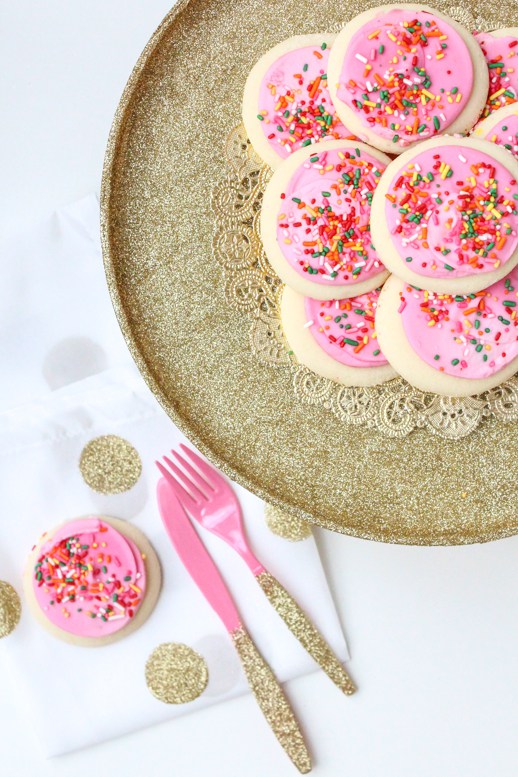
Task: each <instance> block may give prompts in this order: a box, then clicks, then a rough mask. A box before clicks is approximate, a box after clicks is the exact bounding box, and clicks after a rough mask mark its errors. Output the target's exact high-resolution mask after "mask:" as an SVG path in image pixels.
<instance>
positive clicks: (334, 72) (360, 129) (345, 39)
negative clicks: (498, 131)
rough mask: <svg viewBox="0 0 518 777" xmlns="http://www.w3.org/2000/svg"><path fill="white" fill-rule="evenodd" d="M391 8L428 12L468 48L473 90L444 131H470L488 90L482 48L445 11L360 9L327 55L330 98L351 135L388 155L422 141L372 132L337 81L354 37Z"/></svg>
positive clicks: (415, 5) (398, 5)
mask: <svg viewBox="0 0 518 777" xmlns="http://www.w3.org/2000/svg"><path fill="white" fill-rule="evenodd" d="M394 9H395V10H398V9H399V10H408V11H428V12H429V13H431V14H433V15H434V16H436V17H437V18H438V19H442V20H443V21H444V22H446V24H448V25H449V26H450V27H452V28H453V29H454V30H455V31H456V32H457V33H458V34H459V35H460V36H461V37H462V39H463V40H464V42H465V44H466V46H467V48H468V51H469V54H470V57H471V62H472V65H473V75H474V84H473V90H472V92H471V95H470V97H469V100H468V101H467V103H466V106H465V108H464V110H463V111H462V112H461V113H460V114H459V116H457V118H456V119H455V121H453V122H452V123H451V124H450V125H448V126H447V127H445V128H444V132H447V133H448V134H450V135H455V134H457V133H458V134H464V133H466V132H469V131H470V130H471V128H472V127H473V126H474V125H475V124H476V122H477V120H478V118H479V116H480V114H481V113H482V111H483V110H484V106H485V104H486V100H487V94H488V91H489V75H488V71H487V65H486V60H485V57H484V55H483V53H482V49H481V48H480V46H479V44H478V43H477V41H476V40H475V38H474V36H473V35H471V33H470V32H468V30H466V29H464V27H463V26H462V25H460V24H459V23H458V22H456V21H455V20H454V19H451V18H450V17H449V16H447V15H446V14H443V13H441V12H440V11H437V10H436V9H435V8H430V6H428V5H424V4H420V3H395V4H388V5H381V6H378V7H377V8H370V9H368V10H367V11H363V13H361V14H358V16H355V17H354V19H351V21H350V22H349V23H348V24H347V25H346V26H345V27H344V28H343V30H342V31H341V32H340V33H339V34H338V35H337V37H336V41H335V43H334V45H333V48H332V49H331V52H330V54H329V65H328V68H327V73H328V83H329V91H330V93H331V99H332V100H333V103H334V105H335V108H336V112H337V114H338V116H339V117H340V119H341V120H342V122H343V123H344V124H345V126H346V127H347V128H348V129H350V130H351V132H354V134H355V135H357V136H358V137H359V138H360V140H363V141H365V143H369V144H370V145H372V146H374V147H375V148H378V149H380V151H384V152H385V153H387V154H401V153H403V152H404V151H406V150H407V149H409V148H414V147H415V146H417V145H421V141H414V142H412V143H405V144H403V145H402V144H401V143H393V141H392V140H391V139H386V138H383V137H381V136H380V135H378V134H377V133H376V132H373V131H372V130H371V129H369V127H368V126H367V125H366V124H364V122H363V121H362V120H361V118H360V117H359V115H358V113H357V112H356V111H354V110H353V109H352V108H350V107H349V105H347V104H346V103H344V102H343V101H342V100H340V98H339V97H338V85H339V83H340V76H341V71H342V64H343V61H344V57H345V54H346V51H347V49H348V47H349V45H350V42H351V40H352V38H353V36H354V35H355V34H356V33H357V32H358V30H359V29H360V28H361V27H363V26H364V25H365V24H366V23H367V22H369V21H370V20H371V19H375V18H377V17H378V16H381V15H383V14H386V13H388V12H389V11H392V10H394ZM441 134H443V133H441ZM436 137H440V135H437V136H436Z"/></svg>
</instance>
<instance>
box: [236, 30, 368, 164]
mask: <svg viewBox="0 0 518 777" xmlns="http://www.w3.org/2000/svg"><path fill="white" fill-rule="evenodd" d="M335 37H336V36H335V35H296V36H294V37H293V38H288V39H287V40H284V41H282V43H279V44H278V45H277V46H274V47H273V49H270V50H269V51H267V52H266V54H264V55H263V56H262V57H261V59H260V60H259V61H258V62H257V63H256V64H255V65H254V67H253V68H252V70H251V71H250V74H249V76H248V78H247V81H246V84H245V91H244V96H243V122H244V125H245V129H246V131H247V134H248V137H249V138H250V141H251V143H252V145H253V147H254V149H255V151H256V152H257V153H258V154H259V156H260V157H261V158H262V159H263V160H264V161H265V162H266V163H267V164H268V165H270V167H272V168H273V169H275V168H277V167H278V166H279V164H280V163H281V162H282V160H283V159H286V157H288V156H290V155H291V154H292V153H293V152H294V151H297V150H298V149H299V148H301V147H305V146H309V145H310V144H311V143H316V142H318V141H319V140H322V139H324V138H329V139H333V138H335V139H336V138H353V137H354V136H353V134H352V133H351V132H350V131H349V130H348V129H347V128H346V127H344V125H343V124H342V122H341V121H340V119H339V118H338V116H337V115H336V110H335V107H334V105H333V103H332V102H331V97H330V95H329V89H328V87H327V64H328V60H329V52H330V47H331V46H332V44H333V42H334V40H335Z"/></svg>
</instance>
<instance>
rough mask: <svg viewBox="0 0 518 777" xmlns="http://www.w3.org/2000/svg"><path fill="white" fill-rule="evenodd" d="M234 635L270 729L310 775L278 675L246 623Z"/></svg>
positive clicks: (306, 753)
mask: <svg viewBox="0 0 518 777" xmlns="http://www.w3.org/2000/svg"><path fill="white" fill-rule="evenodd" d="M230 636H231V638H232V642H233V643H234V647H235V649H236V650H237V653H238V656H239V658H240V660H241V664H242V665H243V669H244V672H245V674H246V679H247V680H248V685H249V686H250V689H251V690H252V693H253V694H254V696H255V700H256V701H257V703H258V705H259V707H260V708H261V711H262V713H263V715H264V717H265V718H266V720H267V721H268V723H269V725H270V728H271V729H272V731H273V733H274V734H275V736H276V737H277V740H278V741H279V743H280V744H281V745H282V747H283V748H284V750H285V751H286V753H287V755H288V756H289V757H290V759H291V761H292V762H293V763H294V764H295V766H296V767H297V769H298V770H299V772H300V773H301V774H308V772H310V771H311V758H310V756H309V753H308V750H307V747H306V743H305V742H304V737H303V736H302V732H301V730H300V728H299V724H298V723H297V720H296V718H295V715H294V714H293V710H292V708H291V706H290V703H289V702H288V700H287V699H286V696H285V695H284V691H283V690H282V688H281V686H280V685H279V683H278V682H277V680H276V678H275V675H274V674H273V672H272V670H271V669H270V667H269V666H268V664H267V663H266V661H265V660H264V658H263V657H262V655H261V654H260V653H259V651H258V649H257V647H256V646H255V644H254V642H253V640H252V638H251V636H250V635H249V634H248V632H247V631H246V630H245V629H244V628H243V626H240V627H239V628H238V629H235V630H234V631H233V632H231V634H230Z"/></svg>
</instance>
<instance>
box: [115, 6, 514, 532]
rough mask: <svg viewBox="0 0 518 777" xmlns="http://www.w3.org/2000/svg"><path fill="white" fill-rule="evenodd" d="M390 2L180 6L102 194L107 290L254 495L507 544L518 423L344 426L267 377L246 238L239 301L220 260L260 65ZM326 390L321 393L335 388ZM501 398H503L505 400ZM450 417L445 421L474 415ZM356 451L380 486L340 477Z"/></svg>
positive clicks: (301, 510)
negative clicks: (218, 225)
mask: <svg viewBox="0 0 518 777" xmlns="http://www.w3.org/2000/svg"><path fill="white" fill-rule="evenodd" d="M375 5H379V0H367V1H365V0H346V2H344V3H336V2H334V0H321V2H319V3H314V2H311V1H310V0H302V2H301V0H298V2H294V0H285V2H283V3H263V4H261V3H257V2H256V1H255V0H242V2H240V3H228V2H224V0H190V1H189V2H187V1H186V0H180V2H179V3H178V4H177V5H175V7H174V9H173V10H172V11H171V12H170V13H169V15H168V16H167V17H166V19H165V20H164V22H163V23H162V24H161V26H160V28H159V29H158V30H157V32H156V33H155V35H154V36H153V37H152V39H151V40H150V41H149V43H148V44H147V46H146V48H145V50H144V52H143V54H142V57H141V58H140V60H139V62H138V63H137V65H136V67H135V69H134V70H133V72H132V74H131V76H130V79H129V81H128V85H127V87H126V89H125V91H124V94H123V96H122V99H121V102H120V104H119V107H118V109H117V113H116V116H115V120H114V124H113V128H112V132H111V135H110V139H109V141H108V148H107V155H106V161H105V167H104V174H103V186H102V196H101V199H102V240H103V253H104V260H105V267H106V274H107V279H108V285H109V288H110V292H111V295H112V300H113V304H114V307H115V310H116V312H117V316H118V319H119V323H120V326H121V328H122V331H123V333H124V335H125V337H126V340H127V342H128V345H129V348H130V350H131V352H132V354H133V357H134V358H135V361H136V362H137V364H138V366H139V369H140V370H141V372H142V374H143V375H144V377H145V379H146V381H147V383H148V384H149V386H150V387H151V389H152V390H153V392H154V393H155V395H156V397H157V398H158V400H159V401H160V402H161V404H162V405H163V407H164V408H165V409H166V410H167V412H168V413H169V414H170V416H171V417H172V418H173V419H174V421H175V423H176V424H177V425H178V426H179V427H180V428H181V429H182V431H184V432H185V433H186V434H187V435H188V436H189V438H190V439H191V440H192V442H193V443H194V444H195V445H196V446H197V447H198V448H199V449H200V450H201V451H202V453H204V454H205V455H207V456H208V458H209V459H210V460H211V461H212V462H213V463H214V464H215V465H216V466H217V467H219V468H220V469H221V470H222V471H223V472H224V473H225V474H227V475H228V476H229V477H230V478H232V479H233V480H235V481H237V482H239V483H240V484H241V485H243V486H244V487H245V488H248V489H250V490H251V491H253V492H254V493H256V494H258V495H259V496H260V497H261V498H262V499H264V500H265V501H267V502H271V503H273V504H274V505H275V506H276V507H279V508H281V509H284V510H286V511H288V512H289V513H290V514H292V515H295V516H296V517H299V518H302V519H305V520H307V521H310V522H313V523H317V524H319V525H321V526H324V527H327V528H330V529H334V530H338V531H341V532H343V533H346V534H353V535H355V536H359V537H365V538H368V539H375V540H382V541H386V542H401V543H407V544H422V545H429V544H437V545H451V544H460V543H471V542H482V541H488V540H495V539H498V538H500V537H505V536H509V535H512V534H514V533H516V532H518V513H517V511H516V480H517V477H518V459H517V457H516V455H515V451H516V447H517V444H518V429H517V425H516V424H504V423H502V422H500V421H498V422H497V421H493V420H488V422H487V423H484V424H482V425H479V427H478V428H477V429H475V430H474V431H473V432H472V433H471V434H470V435H469V436H467V437H466V438H465V439H463V440H461V441H451V440H445V439H443V438H442V437H440V436H438V435H437V436H436V435H431V434H430V433H429V432H428V430H424V429H417V430H415V431H414V432H413V433H412V434H411V435H409V436H408V437H402V436H394V437H390V436H386V435H380V434H376V433H375V431H373V430H372V429H369V428H366V427H365V426H363V425H361V424H357V425H354V424H351V425H347V426H344V424H343V423H340V422H338V421H337V418H336V417H335V415H334V414H333V413H330V412H329V410H328V409H326V407H324V406H322V405H321V404H314V405H310V404H306V403H302V402H300V401H299V400H298V399H297V397H296V396H294V392H293V385H292V380H293V376H292V375H291V373H290V371H289V370H286V369H276V370H273V369H267V368H266V367H265V365H264V364H261V363H259V362H258V360H257V359H256V358H255V357H253V355H252V354H251V353H250V335H249V327H248V320H247V318H246V316H245V315H243V311H244V310H245V309H246V306H247V304H248V305H249V309H250V306H251V305H254V304H255V302H254V300H253V299H252V300H250V299H249V298H248V297H247V294H248V290H249V288H250V283H249V279H250V278H253V283H254V284H255V287H256V288H259V287H261V285H264V281H263V278H262V275H261V273H258V272H256V271H254V270H252V269H251V268H250V267H249V266H248V265H247V264H246V261H245V259H244V257H245V256H246V251H247V248H246V245H243V240H242V237H241V234H240V233H238V234H234V235H233V236H232V239H231V245H230V246H227V248H228V250H229V252H230V250H231V251H232V253H233V254H234V255H235V256H236V264H239V266H240V267H241V269H242V273H241V275H240V276H239V278H237V277H236V278H235V279H234V280H233V281H232V286H233V288H236V287H240V286H241V287H242V288H243V294H242V308H241V310H238V309H234V308H233V307H231V306H230V305H228V303H227V297H226V293H228V294H232V295H233V290H231V289H228V290H226V289H225V282H224V279H223V273H222V270H221V267H220V266H219V265H218V263H217V262H214V261H211V256H212V234H211V232H212V224H213V216H212V212H211V204H210V199H211V193H212V191H213V189H214V187H215V185H216V183H217V182H218V181H220V180H222V178H223V177H224V176H225V175H226V173H227V168H226V163H225V159H224V156H223V154H222V153H221V149H222V147H223V144H224V141H225V138H226V137H227V135H228V132H229V131H230V129H231V128H232V127H234V126H235V125H236V124H237V122H238V121H239V117H240V115H241V97H242V90H243V87H244V83H245V79H246V75H247V73H248V72H249V70H250V68H251V67H252V65H253V64H254V62H256V61H257V59H258V58H259V57H260V56H261V54H263V53H264V51H266V50H267V49H268V48H270V47H271V46H273V45H275V44H276V43H278V41H280V40H282V39H283V38H287V37H289V36H290V35H294V34H306V33H312V32H314V31H315V30H321V29H323V25H324V27H325V28H326V30H327V31H329V32H334V31H336V30H338V29H340V28H341V27H342V26H343V25H344V24H345V23H346V22H347V20H348V19H350V18H352V16H354V15H355V14H357V13H359V12H360V11H363V10H365V9H366V8H367V7H373V6H375ZM434 5H435V6H436V7H437V8H438V9H439V10H441V11H444V12H445V13H451V14H452V15H453V16H457V17H458V16H459V13H460V12H461V11H462V14H463V19H462V21H463V22H464V23H465V24H467V26H468V29H470V28H473V27H474V26H475V24H474V22H471V21H470V17H469V15H468V14H467V12H466V11H464V10H462V9H460V5H461V4H460V3H459V2H458V0H457V3H452V2H450V1H449V0H435V2H434ZM476 14H477V15H480V16H482V17H483V19H482V22H483V24H484V26H485V25H490V26H491V28H492V29H496V28H499V27H505V26H509V23H510V22H511V21H512V19H513V18H515V14H516V3H515V2H514V0H502V2H499V3H498V4H495V3H491V2H489V0H480V2H478V3H477V7H476ZM476 26H477V27H479V28H480V27H481V22H480V20H479V19H478V18H477V20H476ZM236 30H239V36H238V38H236ZM230 44H232V45H230ZM229 239H230V238H229ZM251 239H252V240H253V238H251ZM234 246H236V247H237V249H239V250H236V251H234ZM245 281H246V282H245ZM266 298H267V299H270V298H271V292H270V290H268V293H267V294H266ZM267 305H268V302H265V309H267ZM263 312H264V311H263ZM260 323H261V320H260V317H258V326H259V325H260ZM262 337H263V341H264V348H265V350H267V348H268V347H270V348H271V349H272V350H275V349H276V347H277V346H276V342H275V340H274V339H273V338H272V336H271V332H270V330H269V329H268V328H265V329H263V333H262ZM313 388H314V394H316V393H318V391H319V390H320V391H321V392H322V384H320V383H319V384H318V385H317V384H315V385H314V387H313ZM324 391H325V387H324ZM386 399H387V402H386V407H385V411H386V413H387V415H388V416H390V415H391V414H396V415H397V416H398V417H399V418H400V422H401V424H404V423H405V417H404V415H400V407H401V404H402V398H401V396H400V394H399V393H398V392H395V393H394V394H393V395H392V396H390V397H386ZM360 400H361V401H363V402H364V404H368V402H369V401H372V399H371V397H370V396H365V395H362V397H361V398H358V397H357V396H356V395H354V394H353V395H350V394H347V395H346V402H347V403H349V404H350V403H353V404H354V403H356V409H357V411H358V413H359V414H361V412H362V407H361V406H360ZM498 401H499V402H500V404H501V406H502V408H505V405H506V401H507V400H506V397H505V396H502V397H500V398H499V399H498ZM363 409H364V408H363ZM425 409H426V408H425ZM434 412H436V413H437V416H438V418H437V421H438V423H441V421H444V420H445V419H447V417H448V414H449V413H450V414H451V415H452V416H454V415H455V414H457V413H458V412H460V411H459V410H458V408H457V407H455V406H451V407H449V406H447V407H441V408H439V409H438V410H437V411H434ZM470 412H471V411H470ZM473 412H478V410H476V411H475V410H473ZM351 453H352V455H354V471H355V473H356V474H357V473H376V476H375V478H371V479H365V478H364V477H358V476H350V477H343V476H342V473H343V462H344V457H346V456H350V455H351ZM481 463H483V465H481ZM353 475H354V473H353ZM462 493H465V494H466V496H465V498H462V499H461V498H460V495H461V494H462Z"/></svg>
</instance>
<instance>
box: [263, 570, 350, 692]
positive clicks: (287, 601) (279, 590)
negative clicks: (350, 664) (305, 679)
mask: <svg viewBox="0 0 518 777" xmlns="http://www.w3.org/2000/svg"><path fill="white" fill-rule="evenodd" d="M255 579H256V580H257V582H258V583H259V585H260V586H261V588H262V589H263V591H264V593H265V594H266V596H267V598H268V600H269V602H270V604H271V605H272V607H273V608H274V609H275V610H276V611H277V613H278V614H279V615H280V616H281V618H282V619H283V621H284V622H285V624H286V625H287V627H288V628H289V629H290V631H291V632H292V633H293V634H294V635H295V636H296V637H297V639H298V641H299V642H300V644H301V645H302V646H303V647H304V648H305V649H306V650H307V652H308V653H309V654H310V656H312V658H314V660H315V661H316V662H317V664H319V665H320V666H321V667H322V669H323V670H324V672H325V673H326V674H327V676H328V677H330V678H331V680H332V681H333V682H334V684H335V685H337V686H338V688H340V690H341V691H343V692H344V693H345V694H347V695H348V696H350V695H351V694H353V693H354V692H355V690H356V688H355V686H354V684H353V682H352V680H351V678H350V677H349V675H348V674H347V672H346V671H345V669H344V668H343V666H342V664H341V663H340V661H339V660H338V658H337V657H336V656H335V654H334V653H333V651H332V650H331V648H330V647H329V645H328V643H327V642H326V640H325V639H324V637H323V636H322V634H321V633H320V632H319V631H318V629H317V628H315V626H314V625H313V624H312V623H311V621H310V620H309V618H308V617H307V615H306V614H305V613H304V612H303V611H302V610H301V609H300V607H299V605H298V604H297V602H296V601H295V599H294V598H293V597H292V596H291V594H289V593H288V591H286V589H285V588H284V587H283V586H282V585H281V584H280V583H279V581H278V580H277V579H276V578H275V577H274V576H273V575H271V574H270V573H269V572H266V571H265V572H261V573H260V574H259V575H257V576H256V578H255Z"/></svg>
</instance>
